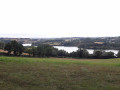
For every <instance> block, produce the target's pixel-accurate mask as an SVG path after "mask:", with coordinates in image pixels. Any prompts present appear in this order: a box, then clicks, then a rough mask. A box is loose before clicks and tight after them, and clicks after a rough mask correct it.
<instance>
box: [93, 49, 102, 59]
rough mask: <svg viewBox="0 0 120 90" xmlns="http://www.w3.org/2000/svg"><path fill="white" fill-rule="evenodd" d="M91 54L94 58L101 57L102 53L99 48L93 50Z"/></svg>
mask: <svg viewBox="0 0 120 90" xmlns="http://www.w3.org/2000/svg"><path fill="white" fill-rule="evenodd" d="M93 54H94V57H95V58H101V57H102V54H103V51H101V50H95V51H94V53H93Z"/></svg>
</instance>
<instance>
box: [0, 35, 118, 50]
mask: <svg viewBox="0 0 120 90" xmlns="http://www.w3.org/2000/svg"><path fill="white" fill-rule="evenodd" d="M11 40H16V41H18V42H19V43H21V44H32V46H38V45H39V44H49V45H52V46H77V47H80V48H90V49H120V37H66V38H0V41H1V42H5V43H7V42H9V41H11Z"/></svg>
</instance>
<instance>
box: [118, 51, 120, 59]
mask: <svg viewBox="0 0 120 90" xmlns="http://www.w3.org/2000/svg"><path fill="white" fill-rule="evenodd" d="M117 57H118V58H120V50H119V52H118V54H117Z"/></svg>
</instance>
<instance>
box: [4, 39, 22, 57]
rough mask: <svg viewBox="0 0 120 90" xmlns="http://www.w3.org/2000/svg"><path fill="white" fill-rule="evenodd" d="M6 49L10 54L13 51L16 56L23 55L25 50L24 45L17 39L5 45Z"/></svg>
mask: <svg viewBox="0 0 120 90" xmlns="http://www.w3.org/2000/svg"><path fill="white" fill-rule="evenodd" d="M4 50H7V51H8V55H10V53H11V52H12V51H13V54H14V55H15V56H17V55H21V54H22V53H23V51H24V47H23V45H22V44H20V43H18V42H17V41H11V42H9V43H7V44H6V45H5V48H4Z"/></svg>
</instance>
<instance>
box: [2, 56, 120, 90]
mask: <svg viewBox="0 0 120 90" xmlns="http://www.w3.org/2000/svg"><path fill="white" fill-rule="evenodd" d="M119 89H120V59H119V58H114V59H72V58H71V59H68V58H25V57H5V56H1V57H0V90H119Z"/></svg>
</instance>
